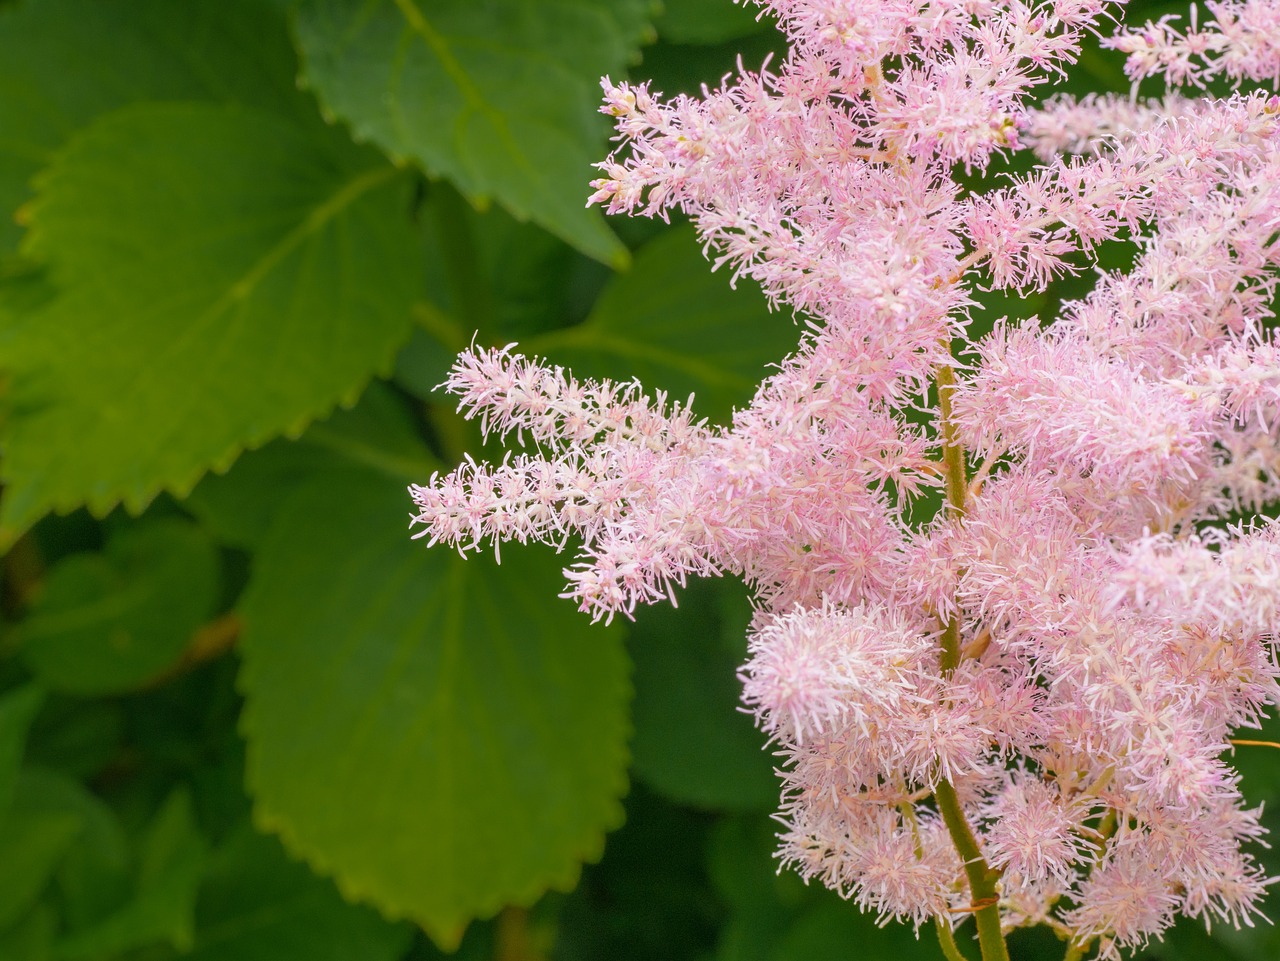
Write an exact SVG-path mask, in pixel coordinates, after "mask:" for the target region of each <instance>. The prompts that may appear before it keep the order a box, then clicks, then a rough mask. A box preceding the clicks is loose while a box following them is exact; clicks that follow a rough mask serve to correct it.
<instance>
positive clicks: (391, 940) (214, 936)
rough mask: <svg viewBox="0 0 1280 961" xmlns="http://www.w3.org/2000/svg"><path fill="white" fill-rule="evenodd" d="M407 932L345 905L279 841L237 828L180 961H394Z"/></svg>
mask: <svg viewBox="0 0 1280 961" xmlns="http://www.w3.org/2000/svg"><path fill="white" fill-rule="evenodd" d="M409 934H410V931H409V929H408V928H407V927H405V926H401V925H392V924H388V923H387V922H386V921H383V920H382V919H381V918H380V917H378V915H377V914H376V913H374V912H373V911H370V910H369V909H368V908H363V907H357V906H355V905H352V904H348V903H347V902H346V901H344V900H343V899H342V896H341V895H339V894H338V892H337V890H336V889H335V888H334V886H333V884H332V883H331V882H329V881H326V880H323V879H321V878H318V877H316V876H315V875H314V874H312V873H311V872H310V871H308V870H307V868H306V867H305V866H304V865H301V864H298V863H297V862H294V861H290V860H289V859H288V858H287V857H286V856H285V854H284V851H283V850H281V848H280V844H279V842H278V841H276V840H274V839H273V838H268V837H264V836H263V835H261V834H257V833H255V832H254V831H252V830H250V829H249V828H248V827H247V826H245V827H242V828H240V829H238V830H236V831H235V832H233V833H232V834H231V836H230V837H229V838H228V839H227V841H226V842H225V843H224V844H223V845H222V847H221V848H219V849H218V851H217V852H216V853H215V855H214V857H213V860H212V863H211V864H210V868H209V872H208V874H207V876H206V879H205V882H204V885H203V886H202V887H201V889H200V899H199V902H198V905H197V909H196V937H195V948H194V950H193V951H192V952H191V953H190V954H186V955H183V957H184V959H185V961H226V959H230V958H234V959H235V961H353V959H356V958H358V959H359V961H393V959H395V958H398V957H400V956H401V954H402V953H403V951H404V948H405V945H406V942H407V941H408V938H409Z"/></svg>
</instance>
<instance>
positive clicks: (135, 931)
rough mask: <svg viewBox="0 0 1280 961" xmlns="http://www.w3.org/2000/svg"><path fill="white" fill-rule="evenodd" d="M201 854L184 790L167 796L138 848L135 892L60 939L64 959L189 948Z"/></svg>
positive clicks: (192, 938)
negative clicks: (117, 906) (109, 911)
mask: <svg viewBox="0 0 1280 961" xmlns="http://www.w3.org/2000/svg"><path fill="white" fill-rule="evenodd" d="M205 857H206V850H205V842H204V839H203V838H202V837H201V836H200V833H199V830H198V829H197V828H196V825H195V819H194V816H193V813H192V809H191V797H190V795H189V794H188V793H187V792H186V790H185V789H180V790H178V791H175V792H173V793H172V794H170V795H169V797H168V799H167V800H166V801H165V802H164V804H163V805H161V807H160V809H159V810H158V811H157V812H156V813H155V815H154V817H153V818H152V821H151V823H150V825H149V826H148V830H147V834H146V836H145V837H143V839H142V843H141V844H140V846H139V849H138V861H137V875H136V879H135V890H134V896H133V897H132V898H131V899H130V900H129V901H128V902H126V903H125V905H124V906H123V907H122V908H121V909H120V910H119V911H117V912H115V913H113V914H112V915H110V916H109V917H107V918H106V919H105V920H103V921H101V922H100V923H98V924H95V925H92V926H90V927H88V928H86V929H83V930H79V931H76V932H74V933H72V934H71V935H70V936H69V937H66V938H63V939H62V940H61V941H60V942H59V944H58V948H57V953H58V957H59V958H60V959H63V961H86V959H95V958H109V957H115V956H117V955H119V954H120V953H122V952H124V951H127V950H130V949H133V948H140V947H145V946H147V945H151V944H169V945H172V946H173V947H174V948H176V949H178V950H180V951H187V950H189V949H190V948H191V947H192V945H193V944H194V941H195V904H196V889H197V887H198V885H199V883H200V878H201V875H202V873H203V869H204V863H205Z"/></svg>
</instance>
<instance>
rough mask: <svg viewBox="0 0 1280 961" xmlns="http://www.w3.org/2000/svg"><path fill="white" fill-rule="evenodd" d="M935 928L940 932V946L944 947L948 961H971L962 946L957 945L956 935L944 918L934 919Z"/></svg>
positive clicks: (944, 955) (943, 952)
mask: <svg viewBox="0 0 1280 961" xmlns="http://www.w3.org/2000/svg"><path fill="white" fill-rule="evenodd" d="M933 926H934V928H935V929H936V930H937V932H938V944H940V945H942V954H943V957H945V958H946V959H947V961H969V959H968V958H967V957H965V955H964V952H963V951H961V950H960V946H959V945H957V944H956V938H955V935H953V934H952V933H951V925H950V924H948V923H947V922H946V920H945V919H943V918H934V919H933Z"/></svg>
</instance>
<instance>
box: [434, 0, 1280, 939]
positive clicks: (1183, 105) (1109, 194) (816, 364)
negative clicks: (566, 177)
mask: <svg viewBox="0 0 1280 961" xmlns="http://www.w3.org/2000/svg"><path fill="white" fill-rule="evenodd" d="M760 6H761V7H762V8H765V10H767V11H768V12H771V13H772V14H773V15H775V16H776V17H777V19H778V23H779V27H780V29H782V30H783V31H784V33H785V34H786V35H787V37H788V39H789V41H790V53H789V55H788V56H787V58H786V60H785V62H783V63H782V64H781V65H780V66H779V67H778V68H777V69H776V72H775V71H771V70H770V69H768V67H767V66H766V67H764V68H761V69H760V70H759V71H750V70H747V69H745V68H743V67H742V65H741V64H740V65H739V71H738V75H737V77H736V79H732V80H729V79H727V80H726V81H725V83H724V85H723V86H722V87H720V88H719V89H717V90H714V91H710V90H708V91H704V95H703V96H702V97H701V98H690V97H678V98H676V99H674V100H672V101H663V100H662V99H661V97H660V96H659V95H657V94H654V93H651V92H650V91H649V89H648V88H647V87H646V86H644V85H640V86H633V85H630V84H626V83H623V84H614V83H612V82H611V81H609V80H608V79H607V78H606V80H605V81H604V90H605V104H604V107H603V110H604V112H606V113H607V114H609V115H610V116H612V117H613V118H614V120H615V123H616V127H617V139H618V141H619V147H618V149H617V151H616V152H615V153H614V155H613V156H611V157H610V158H609V159H608V160H607V161H605V162H604V163H603V164H601V169H602V171H603V176H602V177H601V178H600V179H599V180H597V181H596V182H595V184H594V187H595V193H594V195H593V196H592V198H591V199H592V202H594V203H599V204H602V205H604V206H606V207H607V209H608V210H609V211H610V212H611V213H631V214H641V215H647V216H664V217H665V216H666V215H667V213H668V212H669V211H671V210H678V211H682V212H683V213H685V214H687V215H688V216H689V217H690V219H691V220H692V221H693V223H694V224H695V226H696V227H697V229H698V231H699V234H700V236H701V238H702V240H703V243H704V249H705V250H706V252H707V253H708V255H709V256H710V257H711V258H712V260H713V264H714V266H715V267H717V268H719V267H725V268H727V269H728V271H729V272H730V273H731V275H732V278H733V279H736V278H738V277H742V276H747V277H751V278H753V279H754V280H755V281H757V282H758V283H759V284H760V285H761V287H762V288H763V289H764V290H765V292H766V294H767V295H768V296H769V297H770V298H771V299H772V301H773V302H774V303H775V304H778V305H787V306H789V307H791V308H792V309H793V310H794V311H795V313H796V316H797V317H798V318H800V319H801V321H802V324H803V326H802V328H801V333H800V336H799V339H798V344H797V347H796V349H795V351H794V352H793V353H792V354H791V355H790V356H788V357H787V358H785V359H783V360H782V361H781V362H780V364H779V366H778V367H777V368H776V370H775V371H774V372H773V373H771V374H770V376H768V377H767V378H765V379H764V380H763V382H762V383H761V384H760V386H759V388H758V390H757V392H756V395H755V397H754V398H753V399H752V401H751V403H750V404H748V405H747V406H746V407H744V408H743V409H741V410H739V411H737V412H736V413H735V414H734V417H733V420H732V423H731V424H729V425H726V426H713V425H709V424H708V423H706V422H705V421H702V420H699V419H698V418H697V417H696V416H695V414H694V413H693V410H692V408H691V406H690V405H691V403H692V401H690V404H680V403H673V402H670V401H669V400H668V398H667V397H665V396H664V395H663V394H661V393H660V392H659V393H653V394H645V393H644V391H643V389H642V388H641V386H640V385H639V384H637V383H626V384H615V383H609V382H603V383H595V382H591V381H585V382H584V381H579V380H576V379H575V378H573V377H572V376H571V375H570V374H568V373H567V372H565V371H564V370H562V369H560V368H558V367H554V366H550V365H547V364H544V363H541V362H538V361H536V360H530V359H527V358H525V357H522V356H520V355H519V354H518V353H516V352H515V351H514V350H513V349H512V348H511V347H508V348H504V349H501V350H485V349H473V350H471V351H468V352H465V353H463V354H462V355H460V356H459V358H458V360H457V362H456V363H455V365H454V368H453V371H452V373H451V375H450V377H449V380H448V382H447V386H448V388H449V389H450V390H451V391H453V392H454V393H455V394H457V395H458V397H459V400H460V409H461V410H462V411H464V412H465V413H466V414H467V415H468V416H475V417H478V418H479V419H480V423H481V426H482V427H483V429H484V430H485V432H486V433H489V432H493V433H496V434H498V435H501V436H511V435H514V439H515V441H516V442H517V443H518V444H520V445H521V446H525V450H524V452H521V453H517V454H514V455H513V456H510V457H508V458H507V459H505V460H504V461H503V462H502V463H500V464H497V465H483V464H478V463H475V462H472V461H470V460H468V461H467V462H466V463H464V464H463V465H461V466H460V467H459V468H458V469H457V470H455V471H453V472H452V473H450V474H448V475H446V476H434V477H432V478H431V480H430V482H429V483H427V484H426V485H423V486H421V487H418V486H415V487H413V488H411V492H412V495H413V497H414V500H415V501H416V503H417V514H416V516H415V518H414V521H415V523H416V524H418V525H420V530H418V532H417V533H416V535H415V536H418V537H423V538H425V539H427V540H428V542H430V543H432V544H434V543H437V542H444V543H448V544H451V545H453V546H454V547H456V548H457V549H459V550H460V551H462V552H463V553H464V554H465V553H466V552H468V551H470V550H476V549H480V548H482V547H484V546H486V545H491V546H493V547H494V548H495V550H496V548H497V546H498V545H499V544H500V543H501V542H504V541H510V540H514V541H517V542H525V541H529V540H537V541H544V542H548V543H551V544H555V545H557V546H560V547H564V546H565V545H567V544H568V543H570V542H574V543H580V544H581V547H580V549H579V556H578V558H577V560H576V562H575V563H573V564H572V565H571V566H570V567H569V568H568V569H567V570H566V577H567V579H568V586H567V588H566V591H565V596H566V597H569V598H571V599H573V600H575V601H576V602H577V603H578V604H579V606H580V607H581V608H582V609H583V610H584V611H586V612H587V613H589V614H591V616H593V617H595V618H605V619H608V618H611V617H613V616H615V615H616V614H619V613H621V614H623V615H624V616H630V615H631V614H632V613H633V612H634V610H635V608H636V606H637V605H639V604H647V603H653V602H658V601H664V600H672V601H673V602H674V598H675V589H676V587H677V586H679V585H682V584H684V583H685V581H686V579H687V578H688V577H690V576H711V575H723V574H733V575H737V576H740V577H742V578H743V579H744V580H745V581H746V582H747V583H748V584H749V585H750V586H751V587H752V589H753V591H754V595H755V601H756V613H755V617H754V619H753V622H752V625H751V629H750V636H749V639H748V640H749V660H748V661H747V663H746V664H745V665H744V666H743V668H742V671H741V675H740V676H741V680H742V683H743V699H744V703H745V704H746V705H747V706H748V708H749V709H750V710H752V711H753V712H754V713H755V715H756V717H757V719H758V722H759V724H760V726H761V727H762V728H763V730H764V731H766V732H767V733H768V735H769V736H770V737H771V738H772V739H773V741H774V743H775V746H776V749H777V750H778V751H779V752H781V754H782V755H783V756H784V758H785V761H786V763H785V765H784V770H783V786H782V804H781V814H780V817H781V818H782V820H783V823H784V824H785V828H784V830H783V832H782V833H781V835H780V838H779V840H780V850H779V856H780V858H781V860H782V862H783V863H784V864H786V865H790V866H792V867H794V868H795V869H796V870H797V871H799V872H800V873H801V874H802V875H803V876H804V877H805V878H806V879H816V880H817V881H819V882H821V883H823V884H825V885H827V886H829V887H831V888H833V889H835V890H837V891H839V892H840V893H841V894H842V895H844V896H845V897H848V898H850V899H851V900H853V901H854V902H856V904H857V905H858V906H859V907H861V908H862V909H864V910H866V911H869V912H872V913H874V914H875V915H876V916H877V917H878V918H879V919H881V920H882V921H887V920H888V919H899V920H902V921H905V922H908V923H911V924H913V925H915V926H916V927H917V928H918V927H920V926H921V925H924V924H926V923H931V924H934V925H936V926H937V927H938V930H939V940H940V943H941V946H942V950H943V952H944V953H945V954H946V956H947V957H948V958H951V959H953V961H954V958H955V957H957V956H962V955H963V954H964V951H963V950H962V949H963V940H964V939H963V938H959V939H957V937H956V936H955V934H957V933H959V934H963V932H964V931H965V930H966V929H965V928H964V927H962V925H963V923H964V921H965V920H966V919H967V918H968V917H969V916H973V917H974V918H975V921H976V928H977V935H978V947H979V949H980V950H981V953H982V957H983V959H984V961H997V959H1003V958H1005V957H1006V956H1007V955H1006V950H1005V947H1004V943H1003V937H1002V935H1003V932H1007V931H1008V930H1010V929H1012V928H1015V927H1019V926H1023V925H1035V924H1047V925H1049V926H1050V927H1051V928H1052V929H1053V930H1054V931H1056V932H1057V933H1058V934H1059V935H1061V936H1062V937H1063V938H1064V939H1065V940H1066V941H1067V942H1068V944H1067V948H1066V950H1067V952H1068V955H1069V957H1071V958H1072V959H1073V961H1074V959H1078V958H1083V957H1085V956H1086V955H1091V954H1096V956H1097V957H1100V958H1105V959H1109V958H1113V957H1117V956H1119V955H1120V954H1121V953H1122V952H1124V951H1125V950H1126V949H1130V948H1134V947H1140V946H1142V945H1144V944H1146V943H1147V941H1148V940H1149V939H1150V938H1152V937H1159V936H1160V935H1161V934H1162V932H1163V931H1165V930H1166V929H1167V928H1168V927H1169V926H1170V925H1171V924H1172V923H1173V922H1174V920H1175V919H1176V918H1177V917H1178V916H1180V915H1185V916H1191V917H1195V918H1199V919H1202V920H1203V921H1204V922H1205V923H1213V922H1227V923H1231V924H1234V925H1241V924H1246V925H1247V924H1252V923H1253V921H1254V918H1255V917H1256V916H1257V915H1258V914H1259V913H1260V905H1261V902H1262V899H1263V896H1264V894H1265V893H1266V889H1267V886H1268V885H1269V884H1270V883H1271V881H1272V880H1273V879H1271V878H1268V877H1266V875H1265V872H1264V871H1263V870H1262V868H1261V867H1260V866H1259V865H1258V863H1257V861H1256V860H1255V858H1254V856H1253V854H1252V853H1251V847H1252V845H1254V844H1255V843H1256V842H1258V841H1259V840H1260V839H1261V837H1262V835H1263V833H1264V832H1263V829H1262V827H1261V825H1260V823H1259V813H1258V812H1257V811H1254V810H1249V809H1248V808H1247V807H1246V806H1245V804H1244V802H1243V798H1242V796H1241V793H1240V789H1239V783H1238V782H1239V778H1238V776H1237V775H1236V773H1235V771H1234V770H1233V769H1232V767H1231V766H1230V763H1229V759H1230V753H1229V752H1230V748H1231V743H1232V734H1233V732H1235V731H1236V730H1238V729H1240V728H1247V727H1251V726H1257V724H1258V723H1259V722H1260V719H1261V717H1262V716H1263V712H1264V711H1265V710H1266V709H1267V708H1268V707H1269V706H1273V705H1274V704H1275V703H1276V702H1277V700H1278V698H1280V684H1278V683H1277V675H1278V673H1280V672H1278V671H1277V666H1276V661H1275V656H1274V641H1275V631H1276V624H1277V621H1280V526H1278V525H1275V524H1273V523H1271V522H1270V521H1269V520H1267V519H1266V518H1267V515H1266V511H1268V510H1273V509H1274V507H1275V505H1276V503H1277V501H1280V345H1278V344H1277V343H1276V341H1275V338H1274V337H1273V335H1272V333H1271V332H1270V331H1271V329H1272V328H1271V322H1272V320H1273V315H1272V308H1271V304H1272V300H1273V297H1274V294H1275V288H1276V282H1277V268H1278V267H1280V247H1278V230H1280V99H1278V98H1276V97H1275V96H1274V95H1273V94H1272V93H1271V92H1269V91H1265V90H1253V91H1252V92H1247V93H1244V92H1242V93H1236V94H1234V95H1232V96H1230V97H1228V98H1226V99H1212V98H1207V97H1195V96H1191V95H1187V94H1184V93H1180V92H1177V91H1176V90H1175V92H1171V93H1169V94H1168V95H1167V96H1166V97H1164V98H1163V99H1161V100H1158V101H1149V102H1148V101H1140V100H1118V99H1113V98H1106V97H1101V98H1099V97H1087V98H1084V99H1081V100H1074V99H1070V98H1063V97H1057V98H1050V99H1049V100H1047V101H1045V102H1036V101H1035V100H1034V99H1033V98H1032V96H1031V95H1032V93H1033V92H1034V90H1035V88H1036V86H1037V85H1039V84H1041V83H1044V82H1045V81H1046V80H1047V79H1049V78H1050V77H1052V76H1053V75H1054V74H1055V73H1058V74H1065V73H1066V72H1068V71H1069V70H1070V68H1071V65H1072V64H1073V63H1074V61H1075V58H1076V56H1077V54H1078V52H1079V40H1080V37H1081V35H1082V33H1083V32H1085V31H1096V30H1099V29H1100V27H1101V26H1102V25H1103V23H1104V21H1105V22H1109V21H1111V20H1118V19H1119V17H1120V16H1121V14H1122V12H1123V11H1122V8H1121V6H1120V5H1118V4H1114V3H1108V2H1107V0H1053V2H1044V3H1024V2H1021V0H892V2H890V0H762V2H760ZM1209 10H1210V11H1211V12H1212V14H1213V16H1214V18H1215V19H1214V20H1213V21H1212V22H1208V23H1201V22H1199V20H1193V21H1192V25H1191V28H1190V30H1189V31H1187V32H1186V33H1180V32H1178V31H1177V30H1176V29H1175V28H1174V26H1173V23H1172V22H1171V21H1168V20H1166V21H1163V22H1162V23H1160V24H1155V25H1153V24H1147V25H1145V26H1141V27H1139V28H1137V29H1133V30H1128V29H1124V28H1121V29H1120V30H1119V31H1118V32H1116V33H1115V35H1114V36H1112V37H1111V38H1110V39H1109V40H1107V41H1106V42H1107V43H1108V44H1110V45H1111V46H1113V47H1115V48H1117V49H1120V50H1122V51H1125V52H1126V53H1127V54H1128V56H1129V60H1128V69H1129V71H1130V73H1131V75H1132V76H1133V77H1134V78H1135V79H1141V78H1142V77H1145V76H1147V75H1149V74H1159V73H1163V74H1164V75H1165V77H1166V79H1167V80H1168V81H1169V82H1170V83H1171V85H1172V86H1173V87H1175V88H1176V87H1177V86H1179V85H1187V84H1189V85H1191V88H1192V89H1191V91H1190V92H1191V94H1194V93H1195V92H1196V91H1195V85H1196V84H1199V83H1201V82H1203V81H1204V80H1205V79H1208V78H1229V79H1233V80H1236V81H1240V82H1249V83H1250V84H1253V85H1254V86H1261V85H1263V84H1265V83H1267V82H1270V83H1272V84H1274V82H1275V80H1276V79H1277V78H1278V77H1280V41H1277V39H1276V38H1277V37H1280V0H1252V2H1244V3H1220V4H1212V5H1210V6H1209ZM1027 151H1029V152H1030V153H1029V154H1028V156H1029V157H1030V158H1031V161H1032V167H1031V169H1030V171H1029V172H1028V173H1025V174H1020V175H1016V176H1013V177H1007V178H995V177H992V176H986V177H985V178H982V179H981V180H980V182H979V185H978V186H968V185H969V184H971V183H972V182H973V180H974V179H975V175H981V174H984V173H985V172H986V171H987V169H988V166H989V163H990V161H991V158H992V157H993V156H994V155H996V154H1005V155H1012V154H1016V153H1019V152H1027ZM958 171H959V172H964V175H965V176H964V180H963V182H962V181H961V180H960V179H959V174H958ZM1109 241H1116V242H1121V243H1127V244H1129V245H1130V246H1131V248H1132V250H1133V253H1134V259H1133V264H1132V266H1131V267H1130V268H1129V269H1128V270H1125V271H1112V272H1102V271H1098V272H1097V275H1096V281H1095V283H1094V286H1093V288H1092V290H1091V291H1090V292H1089V293H1088V294H1087V295H1086V296H1084V297H1083V298H1082V299H1080V300H1078V301H1072V302H1067V303H1063V304H1061V305H1059V307H1058V308H1057V310H1056V311H1055V313H1054V315H1053V316H1051V317H1046V318H1043V319H1039V318H1033V319H1032V320H1030V321H1025V322H1020V323H1015V322H1009V321H1007V320H1004V319H1000V320H997V321H994V322H990V321H984V322H983V323H979V322H978V320H979V315H978V314H977V306H978V305H977V303H976V302H975V301H974V299H973V298H972V296H971V292H972V291H973V290H975V289H976V288H977V287H979V286H981V287H988V288H994V289H998V290H1004V291H1007V292H1010V293H1011V294H1013V295H1020V294H1024V293H1028V292H1032V291H1043V290H1045V289H1046V288H1047V286H1048V285H1049V283H1050V282H1051V281H1052V280H1053V279H1054V278H1056V277H1059V276H1061V275H1063V274H1065V273H1072V272H1076V271H1078V270H1079V269H1080V267H1081V265H1082V264H1086V263H1087V262H1088V259H1089V257H1090V255H1091V254H1092V253H1093V252H1094V251H1095V250H1096V248H1097V247H1098V245H1099V244H1102V243H1104V242H1109ZM953 344H955V345H957V347H956V352H955V354H954V355H953V352H952V345H953ZM931 395H932V398H933V400H932V401H931V400H930V396H931ZM920 410H924V411H926V413H928V414H929V415H931V417H932V422H931V423H930V424H928V425H925V426H922V425H921V424H920V420H919V417H918V413H919V411H920ZM969 463H972V464H973V465H975V467H974V470H973V471H972V473H971V474H970V473H969V472H968V464H969ZM939 495H942V496H943V497H944V499H945V505H946V507H945V509H943V510H941V511H938V512H937V514H936V516H934V517H932V519H929V520H926V521H921V520H920V519H919V516H920V515H921V514H922V513H927V512H925V511H922V510H920V509H919V508H920V505H921V498H923V497H928V496H933V497H937V496H939ZM1241 517H1243V518H1244V521H1243V522H1241V521H1240V520H1239V518H1241ZM575 538H576V539H577V540H574V539H575ZM953 929H954V933H953Z"/></svg>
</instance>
